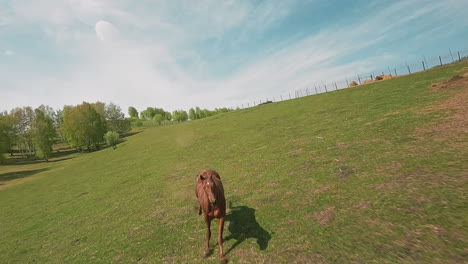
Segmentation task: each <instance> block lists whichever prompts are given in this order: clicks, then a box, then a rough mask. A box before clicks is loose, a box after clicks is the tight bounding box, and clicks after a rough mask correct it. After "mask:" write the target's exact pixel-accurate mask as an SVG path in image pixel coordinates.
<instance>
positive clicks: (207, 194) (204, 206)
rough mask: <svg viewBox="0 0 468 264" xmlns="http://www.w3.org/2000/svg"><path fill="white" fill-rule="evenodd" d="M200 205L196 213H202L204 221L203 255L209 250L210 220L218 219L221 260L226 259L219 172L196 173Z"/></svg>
mask: <svg viewBox="0 0 468 264" xmlns="http://www.w3.org/2000/svg"><path fill="white" fill-rule="evenodd" d="M195 195H196V196H197V199H198V202H199V203H200V207H199V209H198V214H199V215H201V214H202V211H203V213H204V218H205V223H206V244H205V257H207V256H208V255H209V254H210V253H211V251H210V238H211V220H213V219H214V218H217V219H218V245H219V254H220V258H221V261H226V259H225V257H224V251H223V230H224V217H225V216H226V199H225V198H224V188H223V184H222V182H221V177H220V176H219V174H218V173H217V172H216V171H214V170H210V169H206V170H202V171H200V173H198V175H197V184H196V189H195Z"/></svg>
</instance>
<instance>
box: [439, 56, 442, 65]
mask: <svg viewBox="0 0 468 264" xmlns="http://www.w3.org/2000/svg"><path fill="white" fill-rule="evenodd" d="M439 61H440V66H442V58H441V57H440V56H439Z"/></svg>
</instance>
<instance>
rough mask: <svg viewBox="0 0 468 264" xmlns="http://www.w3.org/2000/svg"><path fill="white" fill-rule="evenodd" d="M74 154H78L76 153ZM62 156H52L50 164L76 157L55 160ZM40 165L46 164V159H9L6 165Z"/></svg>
mask: <svg viewBox="0 0 468 264" xmlns="http://www.w3.org/2000/svg"><path fill="white" fill-rule="evenodd" d="M73 153H76V151H75V152H73ZM67 155H68V154H67ZM61 156H65V155H61ZM61 156H60V155H59V156H55V155H54V156H52V157H51V159H50V160H49V161H48V163H54V162H59V161H64V160H70V159H74V158H75V157H68V158H61V159H55V157H61ZM38 163H46V161H45V160H44V159H28V158H9V159H8V161H7V163H6V164H8V165H31V164H38Z"/></svg>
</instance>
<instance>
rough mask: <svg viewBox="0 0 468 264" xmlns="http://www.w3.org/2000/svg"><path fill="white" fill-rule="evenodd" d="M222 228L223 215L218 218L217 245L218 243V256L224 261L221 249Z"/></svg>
mask: <svg viewBox="0 0 468 264" xmlns="http://www.w3.org/2000/svg"><path fill="white" fill-rule="evenodd" d="M223 230H224V217H222V218H220V219H218V245H219V257H220V258H221V261H225V260H226V259H225V258H224V250H223Z"/></svg>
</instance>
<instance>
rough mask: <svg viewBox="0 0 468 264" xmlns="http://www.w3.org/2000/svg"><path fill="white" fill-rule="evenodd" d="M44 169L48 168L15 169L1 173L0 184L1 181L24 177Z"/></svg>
mask: <svg viewBox="0 0 468 264" xmlns="http://www.w3.org/2000/svg"><path fill="white" fill-rule="evenodd" d="M46 170H48V168H45V169H39V170H28V171H15V172H7V173H3V174H0V185H2V183H1V182H6V181H11V180H16V179H21V178H26V177H29V176H32V175H34V174H37V173H40V172H43V171H46Z"/></svg>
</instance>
